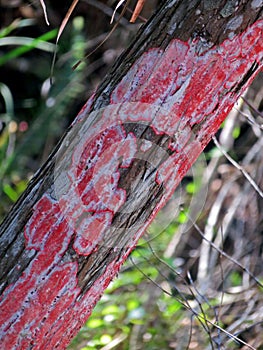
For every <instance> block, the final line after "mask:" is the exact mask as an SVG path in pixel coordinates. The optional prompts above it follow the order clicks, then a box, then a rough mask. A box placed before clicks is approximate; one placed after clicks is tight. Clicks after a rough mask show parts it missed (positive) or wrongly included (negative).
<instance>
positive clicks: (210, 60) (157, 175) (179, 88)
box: [0, 0, 263, 350]
mask: <svg viewBox="0 0 263 350" xmlns="http://www.w3.org/2000/svg"><path fill="white" fill-rule="evenodd" d="M262 13H263V4H262V1H260V0H253V1H230V0H228V1H212V0H211V1H208V0H188V1H185V0H176V1H175V0H166V1H163V3H162V5H161V7H160V9H159V10H158V11H157V13H156V15H155V16H154V17H153V18H152V19H150V20H149V21H148V23H147V24H146V25H145V26H144V27H143V28H142V29H141V30H140V32H139V34H138V37H137V38H136V39H135V41H134V43H133V44H132V45H131V46H130V48H129V49H127V50H126V51H125V52H124V54H123V55H122V57H120V59H119V60H118V62H117V63H116V64H115V66H114V67H113V68H112V70H111V71H110V73H109V75H108V76H107V77H106V78H105V80H104V82H103V83H102V84H101V86H100V87H99V88H98V90H97V92H96V93H95V95H94V96H93V97H92V99H91V100H90V101H88V102H87V104H86V105H85V106H84V107H83V109H82V110H81V112H80V114H79V115H78V117H77V118H76V120H75V121H74V123H73V124H72V126H71V128H70V129H69V130H68V132H67V134H66V135H65V136H64V137H63V139H62V140H61V142H60V143H59V145H58V146H57V148H56V150H55V151H54V152H53V154H52V155H51V156H50V158H49V159H48V161H47V162H46V164H45V166H44V167H43V168H42V169H41V170H40V171H39V172H38V173H37V174H36V175H35V177H34V178H33V179H32V181H31V183H30V184H29V186H28V189H27V190H26V191H25V193H24V195H23V196H22V197H21V198H20V199H19V201H18V202H17V204H16V205H15V206H14V208H13V209H12V211H11V212H10V215H9V216H8V217H7V218H6V219H5V221H4V222H3V224H2V227H1V242H0V257H1V260H0V267H1V273H0V290H1V293H2V298H1V303H0V334H1V348H3V349H45V350H48V349H50V350H51V349H52V350H53V349H64V348H65V347H66V346H67V344H68V343H69V341H70V340H71V338H72V337H73V336H74V335H75V334H76V332H77V331H78V330H79V328H80V327H81V326H82V324H83V323H84V322H85V320H86V319H87V317H88V316H89V315H90V313H91V311H92V308H93V307H94V305H95V304H96V302H97V301H98V299H99V298H100V296H101V294H102V293H103V291H104V290H105V288H106V287H107V285H108V284H109V282H110V281H111V280H112V278H113V277H114V276H115V275H116V274H117V273H118V270H119V268H120V266H121V265H122V264H123V262H124V261H125V259H126V258H127V256H128V255H129V253H130V252H131V250H132V249H133V247H134V246H135V245H136V242H137V240H138V239H139V237H140V236H141V235H142V234H143V232H144V231H145V229H146V227H147V226H148V225H149V224H150V222H151V221H152V220H153V218H154V217H155V216H156V214H157V213H158V211H159V210H160V208H161V207H163V205H164V204H165V203H166V202H167V200H168V199H169V197H170V196H171V194H172V193H173V191H174V190H175V188H176V186H177V185H178V183H179V182H180V180H181V179H182V177H183V176H184V175H185V174H186V172H187V171H188V170H189V168H190V167H191V165H192V164H193V162H194V161H195V159H196V158H197V157H198V155H199V154H200V152H201V151H202V150H203V149H204V147H205V146H206V145H207V143H208V142H209V140H210V139H211V136H212V135H213V134H214V133H215V132H216V131H217V130H218V128H219V126H220V124H221V123H222V121H223V120H224V118H225V117H226V116H227V114H228V112H229V111H230V109H231V108H232V106H233V104H234V102H235V101H236V99H237V98H238V96H239V95H240V94H241V92H242V91H243V90H244V89H245V88H246V87H247V86H248V84H249V83H250V82H251V80H252V79H253V77H254V76H255V74H256V73H257V72H258V71H259V69H261V68H262V58H263V41H262V35H263V19H262V18H263V15H262Z"/></svg>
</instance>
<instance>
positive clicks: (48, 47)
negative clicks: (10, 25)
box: [0, 29, 57, 66]
mask: <svg viewBox="0 0 263 350" xmlns="http://www.w3.org/2000/svg"><path fill="white" fill-rule="evenodd" d="M56 35H57V29H53V30H51V31H49V32H47V33H45V34H43V35H41V36H39V37H38V38H36V39H32V38H27V37H8V38H2V39H0V46H4V45H23V46H20V47H17V48H16V49H14V50H12V51H10V52H8V53H6V54H5V55H3V56H2V57H0V66H2V65H3V64H5V63H6V62H8V61H10V60H11V59H13V58H16V57H19V56H21V55H23V54H24V53H26V52H28V51H31V50H33V49H39V50H43V51H48V52H52V51H53V49H54V44H52V43H48V42H47V41H48V40H50V39H54V38H55V37H56Z"/></svg>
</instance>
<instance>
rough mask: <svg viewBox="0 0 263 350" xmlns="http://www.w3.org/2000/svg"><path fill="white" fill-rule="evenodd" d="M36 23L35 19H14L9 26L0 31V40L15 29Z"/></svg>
mask: <svg viewBox="0 0 263 350" xmlns="http://www.w3.org/2000/svg"><path fill="white" fill-rule="evenodd" d="M35 23H36V20H35V19H32V18H27V19H19V18H17V19H15V20H14V21H13V22H12V23H11V24H9V26H7V27H5V28H3V29H2V30H0V39H1V38H4V37H6V36H7V35H8V34H10V33H11V32H12V31H13V30H15V29H17V28H23V27H29V26H31V25H33V24H35Z"/></svg>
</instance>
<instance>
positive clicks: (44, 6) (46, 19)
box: [40, 0, 49, 26]
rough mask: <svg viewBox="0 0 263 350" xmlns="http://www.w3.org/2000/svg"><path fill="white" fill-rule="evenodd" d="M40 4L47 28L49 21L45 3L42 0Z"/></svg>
mask: <svg viewBox="0 0 263 350" xmlns="http://www.w3.org/2000/svg"><path fill="white" fill-rule="evenodd" d="M40 4H41V6H42V9H43V12H44V16H45V21H46V23H47V25H48V26H49V20H48V16H47V9H46V4H45V1H44V0H40Z"/></svg>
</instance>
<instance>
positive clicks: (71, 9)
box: [42, 0, 79, 84]
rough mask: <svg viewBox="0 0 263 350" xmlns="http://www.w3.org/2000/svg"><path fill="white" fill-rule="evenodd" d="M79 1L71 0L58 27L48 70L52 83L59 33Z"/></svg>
mask: <svg viewBox="0 0 263 350" xmlns="http://www.w3.org/2000/svg"><path fill="white" fill-rule="evenodd" d="M42 1H43V0H42ZM78 2H79V0H73V1H72V4H71V5H70V8H69V9H68V12H67V13H66V16H65V17H64V19H63V21H62V23H61V25H60V27H59V30H58V35H57V39H56V44H55V45H56V47H55V52H54V55H53V59H52V64H51V72H50V82H51V84H52V78H53V73H54V66H55V61H56V55H57V47H58V41H59V39H60V37H61V34H62V33H63V31H64V29H65V27H66V25H67V23H68V21H69V18H70V16H71V14H72V12H73V10H74V8H75V7H76V5H77V3H78Z"/></svg>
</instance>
